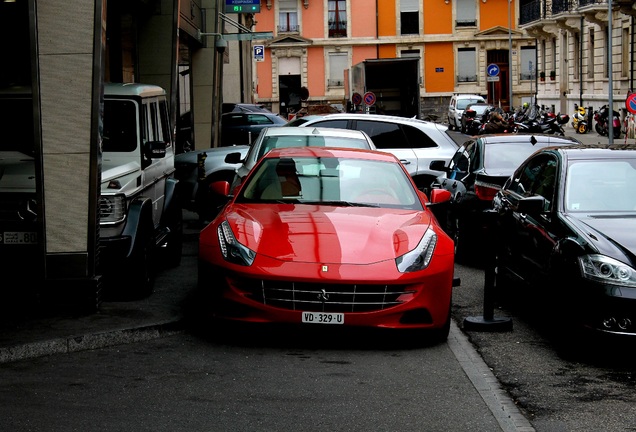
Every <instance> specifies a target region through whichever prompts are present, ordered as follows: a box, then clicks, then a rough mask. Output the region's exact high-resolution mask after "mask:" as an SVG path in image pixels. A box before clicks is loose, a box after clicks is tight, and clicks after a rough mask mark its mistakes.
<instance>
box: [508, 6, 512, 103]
mask: <svg viewBox="0 0 636 432" xmlns="http://www.w3.org/2000/svg"><path fill="white" fill-rule="evenodd" d="M510 3H512V0H508V45H509V46H508V95H509V96H508V97H509V105H510V108H509V110H510V111H512V18H511V17H510Z"/></svg>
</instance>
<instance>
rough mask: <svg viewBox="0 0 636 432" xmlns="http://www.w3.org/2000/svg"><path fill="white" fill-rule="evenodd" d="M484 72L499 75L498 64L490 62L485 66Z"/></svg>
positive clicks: (489, 74)
mask: <svg viewBox="0 0 636 432" xmlns="http://www.w3.org/2000/svg"><path fill="white" fill-rule="evenodd" d="M486 72H488V76H499V66H497V65H496V64H494V63H491V64H489V65H488V67H487V68H486Z"/></svg>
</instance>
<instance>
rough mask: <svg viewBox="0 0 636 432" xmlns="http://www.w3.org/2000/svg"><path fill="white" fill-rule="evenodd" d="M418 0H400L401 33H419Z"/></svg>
mask: <svg viewBox="0 0 636 432" xmlns="http://www.w3.org/2000/svg"><path fill="white" fill-rule="evenodd" d="M420 3H421V2H420V1H419V0H401V1H400V22H401V23H402V24H401V25H402V26H401V29H400V30H401V34H403V35H407V34H420Z"/></svg>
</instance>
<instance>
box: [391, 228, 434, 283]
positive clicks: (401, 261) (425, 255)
mask: <svg viewBox="0 0 636 432" xmlns="http://www.w3.org/2000/svg"><path fill="white" fill-rule="evenodd" d="M436 244H437V234H435V231H433V230H432V229H431V228H429V229H427V230H426V233H424V236H423V237H422V240H420V243H419V244H418V245H417V247H416V248H415V249H413V250H412V251H410V252H407V253H405V254H404V255H402V256H400V257H397V258H396V259H395V264H396V265H397V268H398V270H399V271H400V272H401V273H408V272H414V271H419V270H424V269H425V268H426V267H428V265H429V264H430V263H431V258H432V257H433V251H434V250H435V245H436Z"/></svg>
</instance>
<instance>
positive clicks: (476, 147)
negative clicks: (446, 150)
mask: <svg viewBox="0 0 636 432" xmlns="http://www.w3.org/2000/svg"><path fill="white" fill-rule="evenodd" d="M574 143H579V141H577V140H575V139H574V138H564V137H555V136H554V135H518V134H496V135H482V136H479V137H474V138H472V139H470V140H468V141H466V142H465V143H464V144H463V145H462V146H461V147H460V148H459V149H458V150H457V152H455V155H454V156H453V158H452V159H451V161H450V164H449V165H448V166H445V162H444V161H442V160H439V161H433V162H431V169H434V170H440V171H445V174H444V175H442V176H440V177H438V178H437V179H436V181H435V182H434V183H433V184H432V186H431V187H432V188H442V189H446V190H448V191H449V192H450V193H451V196H452V198H451V201H450V202H449V204H448V208H447V212H446V215H441V216H440V215H438V217H439V218H440V219H442V220H441V221H440V223H442V225H443V226H445V228H446V230H447V231H446V232H447V233H448V235H450V236H451V237H452V238H454V239H455V254H456V259H457V260H458V261H461V260H465V259H466V258H468V256H469V254H470V252H473V251H479V249H477V246H478V243H477V242H478V241H479V240H482V239H483V223H484V221H483V218H482V213H483V211H484V210H486V209H490V208H491V207H492V199H493V197H494V196H495V194H496V193H497V191H498V190H499V189H500V188H501V186H503V184H504V183H505V181H506V180H507V179H508V177H510V175H511V174H512V173H513V172H514V170H515V169H516V168H517V167H518V166H519V165H520V164H521V163H522V162H523V161H524V160H525V159H526V158H527V157H528V156H530V155H531V154H532V153H534V152H535V151H536V150H537V149H540V148H542V147H547V146H549V145H566V144H574ZM477 253H479V252H477Z"/></svg>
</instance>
